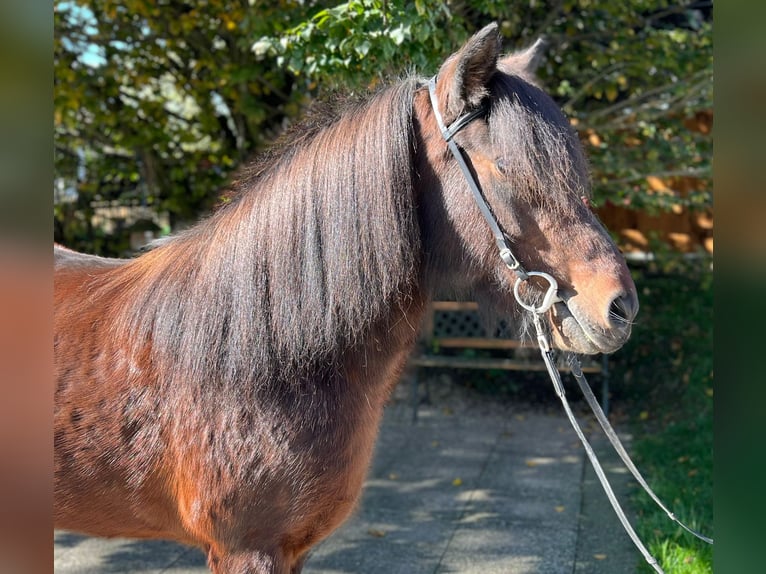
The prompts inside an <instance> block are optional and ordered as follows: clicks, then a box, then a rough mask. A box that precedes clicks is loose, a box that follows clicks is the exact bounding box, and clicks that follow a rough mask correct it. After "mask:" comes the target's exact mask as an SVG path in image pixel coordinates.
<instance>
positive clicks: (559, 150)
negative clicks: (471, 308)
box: [415, 25, 638, 354]
mask: <svg viewBox="0 0 766 574" xmlns="http://www.w3.org/2000/svg"><path fill="white" fill-rule="evenodd" d="M540 44H541V43H540V42H539V41H538V42H537V43H536V44H535V45H534V46H532V47H531V48H528V49H527V50H524V51H522V52H518V53H514V54H511V55H508V56H502V55H501V51H500V50H501V46H500V37H499V35H498V32H497V27H496V25H490V26H487V27H486V28H484V29H483V30H481V31H480V32H479V33H477V34H476V35H475V36H473V37H472V38H471V39H470V40H468V42H467V43H466V44H465V45H464V46H463V47H462V48H461V49H460V50H459V51H458V52H456V53H455V54H453V55H452V56H450V57H449V58H448V59H447V60H446V61H445V62H444V63H443V65H442V66H441V68H440V70H439V72H438V75H437V76H436V77H435V79H434V80H432V85H431V86H430V91H431V94H429V92H428V91H427V90H426V89H422V90H420V92H418V94H417V95H416V104H415V105H416V114H415V116H416V125H417V129H418V130H419V133H420V137H421V138H422V141H423V143H424V146H425V148H426V149H425V152H424V154H423V155H424V157H425V158H426V161H425V162H421V164H422V165H419V166H418V168H419V173H420V174H421V177H422V178H424V179H426V180H430V183H431V185H430V186H426V188H427V189H430V190H433V194H432V195H430V196H429V197H424V198H422V199H420V201H419V204H420V206H421V207H420V219H421V229H422V233H423V242H424V248H425V253H426V265H428V266H429V268H430V270H431V273H430V275H431V276H433V277H437V280H436V282H437V284H438V285H440V286H442V287H443V286H444V284H447V283H458V282H459V283H460V284H454V285H452V286H453V287H456V288H458V289H461V288H468V289H470V290H472V291H473V292H474V293H477V292H479V293H490V294H491V295H492V299H493V301H494V302H495V303H500V304H501V306H503V307H505V308H508V309H513V308H514V306H515V304H516V303H515V301H514V286H515V285H516V283H517V281H518V280H519V277H520V276H521V277H522V279H524V280H523V281H522V282H520V284H521V289H520V290H519V291H520V292H521V293H522V294H523V297H525V298H528V300H535V299H534V298H535V297H537V298H538V299H537V300H539V297H540V296H541V295H542V294H543V293H544V292H545V291H546V289H547V288H548V285H547V284H546V283H545V282H544V281H541V280H540V277H538V276H532V277H529V278H524V269H526V270H529V271H536V272H542V273H545V274H548V275H550V276H551V277H553V278H554V279H555V281H556V282H557V284H558V297H559V299H560V300H557V301H556V302H555V303H554V304H553V305H551V306H550V308H549V309H548V310H547V311H546V312H545V313H546V316H547V318H548V323H549V325H550V327H551V332H552V338H553V343H554V346H556V347H558V348H560V349H563V350H567V351H573V352H577V353H587V354H592V353H599V352H612V351H615V350H616V349H618V348H619V347H620V346H622V345H623V344H624V343H625V341H626V340H627V339H628V337H629V335H630V330H631V324H632V321H633V319H634V317H635V315H636V313H637V311H638V298H637V295H636V289H635V285H634V284H633V281H632V278H631V275H630V272H629V270H628V268H627V266H626V264H625V260H624V258H623V256H622V255H621V253H620V251H619V249H618V248H617V247H616V245H615V244H614V242H613V241H612V239H611V237H610V235H609V233H608V232H607V230H606V229H605V228H604V227H603V226H602V225H601V223H600V222H599V220H598V218H597V217H596V215H595V214H594V213H593V212H592V210H591V209H590V206H589V197H590V181H589V172H588V164H587V160H586V158H585V154H584V152H583V149H582V146H581V145H580V142H579V140H578V137H577V135H576V133H575V131H574V130H573V129H572V127H571V126H570V124H569V122H568V121H567V119H566V118H565V117H564V115H563V113H562V112H561V111H560V109H559V108H558V106H557V105H556V104H555V103H554V101H553V100H552V99H551V98H550V97H549V96H548V95H547V94H546V93H545V92H544V91H542V90H541V89H540V88H539V87H538V86H537V84H536V80H535V77H534V68H535V65H536V60H538V59H539V55H540ZM429 96H430V97H429ZM450 139H451V140H452V141H454V145H456V146H457V149H456V150H455V151H454V152H453V153H451V152H450V149H449V145H448V141H447V140H450ZM458 150H459V154H460V155H461V156H462V158H463V159H464V163H465V167H464V168H462V169H461V167H460V165H459V164H460V162H459V161H458V159H459V158H458V157H457V154H458ZM471 178H473V179H474V180H475V182H476V184H477V185H476V189H477V191H476V192H475V193H476V194H477V195H478V197H476V198H475V197H474V194H472V192H471V189H470V180H471ZM482 203H484V206H485V208H484V210H485V214H484V216H483V214H482V208H481V204H482ZM492 221H494V222H496V226H495V227H494V231H495V232H494V233H493V230H492V226H493V224H492ZM488 223H489V224H488ZM493 236H494V237H493ZM498 245H500V247H501V249H502V246H503V245H506V246H507V247H509V248H510V249H509V251H512V254H513V258H515V259H516V260H518V262H519V263H520V268H519V269H514V268H513V265H509V264H508V261H507V260H506V261H504V260H503V259H501V257H500V256H499V252H498ZM456 261H459V262H461V263H460V264H461V267H462V268H463V269H464V270H466V271H467V272H466V273H461V274H457V273H455V272H454V271H455V270H454V269H452V270H451V269H450V265H453V264H454V262H456ZM458 278H460V279H458Z"/></svg>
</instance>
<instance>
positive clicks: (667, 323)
mask: <svg viewBox="0 0 766 574" xmlns="http://www.w3.org/2000/svg"><path fill="white" fill-rule="evenodd" d="M681 266H683V268H680V267H681ZM636 284H637V286H638V289H639V295H640V297H641V312H640V313H639V316H638V319H637V323H636V325H635V327H634V332H633V336H632V337H631V340H630V341H629V343H628V344H627V345H626V346H625V347H624V348H623V349H622V350H620V352H618V353H616V354H615V355H613V357H612V363H613V380H614V381H615V382H616V381H621V383H622V384H621V386H620V387H618V389H615V390H616V391H618V392H620V393H621V395H622V398H623V399H627V404H629V405H630V406H629V413H628V414H629V415H630V416H631V418H632V420H633V424H632V426H633V430H634V436H635V437H636V439H635V441H634V445H633V451H634V453H635V455H636V461H637V464H638V466H639V467H640V468H641V470H642V473H643V474H644V476H645V477H646V478H647V480H648V482H649V484H650V485H651V486H652V488H653V489H654V490H655V492H656V493H657V494H658V496H659V497H660V498H661V499H662V500H664V501H665V502H666V504H668V506H669V508H670V509H671V510H672V511H673V512H674V513H675V514H676V515H677V516H678V517H679V519H680V520H682V521H684V522H686V523H687V524H689V525H690V526H691V527H692V528H695V529H696V530H698V531H700V532H702V533H704V534H707V535H710V536H712V535H713V532H712V529H713V451H712V444H713V356H712V347H713V332H712V315H713V288H712V273H711V272H710V268H709V261H704V262H699V261H697V262H691V263H690V262H686V263H681V262H680V261H679V260H678V258H677V257H676V258H673V257H667V258H666V259H664V260H663V261H661V262H660V263H659V264H653V265H652V266H651V267H650V268H649V269H647V270H645V271H643V272H642V273H639V274H637V277H636ZM613 387H614V386H613ZM620 402H621V404H625V403H626V401H625V400H623V401H620ZM634 506H635V508H636V510H637V511H638V514H639V517H638V519H637V522H636V527H637V531H638V532H639V534H640V536H641V537H642V539H644V541H645V542H647V543H648V547H649V550H650V551H651V552H652V553H653V554H654V555H655V557H657V558H658V560H659V561H660V563H661V564H662V565H663V568H664V569H665V571H666V572H668V574H671V573H674V574H702V573H705V574H707V573H709V572H712V548H711V547H710V546H709V545H707V544H705V543H703V542H701V541H698V540H696V539H695V538H693V537H692V536H691V535H689V534H687V533H685V532H684V531H682V530H681V529H680V528H679V527H676V526H675V525H673V524H672V523H671V522H670V521H669V520H668V519H667V516H666V515H665V513H664V512H663V511H662V510H660V509H658V508H657V507H656V506H655V505H654V502H653V501H651V500H650V499H649V497H648V496H647V495H646V494H644V493H643V492H640V493H639V494H637V495H636V496H635V500H634ZM642 568H643V569H642V570H641V571H642V572H651V571H653V570H652V569H651V568H650V567H648V565H644V566H643V567H642Z"/></svg>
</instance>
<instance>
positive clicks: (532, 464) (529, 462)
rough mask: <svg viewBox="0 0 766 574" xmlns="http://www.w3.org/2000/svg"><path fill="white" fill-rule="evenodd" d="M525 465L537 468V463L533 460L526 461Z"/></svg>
mask: <svg viewBox="0 0 766 574" xmlns="http://www.w3.org/2000/svg"><path fill="white" fill-rule="evenodd" d="M524 464H526V465H527V466H529V467H535V466H537V462H536V461H534V460H531V459H527V460H525V461H524Z"/></svg>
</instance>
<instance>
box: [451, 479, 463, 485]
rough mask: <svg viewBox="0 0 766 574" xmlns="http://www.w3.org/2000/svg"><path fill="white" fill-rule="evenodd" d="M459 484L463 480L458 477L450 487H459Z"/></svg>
mask: <svg viewBox="0 0 766 574" xmlns="http://www.w3.org/2000/svg"><path fill="white" fill-rule="evenodd" d="M461 484H463V479H462V478H460V477H458V478H456V479H455V480H453V481H452V486H460V485H461Z"/></svg>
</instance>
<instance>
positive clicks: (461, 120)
mask: <svg viewBox="0 0 766 574" xmlns="http://www.w3.org/2000/svg"><path fill="white" fill-rule="evenodd" d="M428 96H429V97H430V98H431V108H432V109H433V112H434V117H435V118H436V125H438V126H439V130H440V131H441V134H442V137H443V138H444V141H445V142H447V147H448V148H449V150H450V151H451V152H452V155H453V156H454V157H455V161H457V164H458V165H459V166H460V170H461V171H462V172H463V176H464V177H465V179H466V181H467V182H468V187H469V188H470V189H471V193H472V194H473V199H474V201H476V205H477V206H478V207H479V211H481V214H482V215H483V216H484V219H485V220H486V221H487V224H488V225H489V228H490V230H491V231H492V235H494V237H495V243H496V244H497V248H498V250H499V255H500V259H502V260H503V263H505V265H506V266H507V267H508V268H509V269H511V270H513V271H515V272H516V274H517V275H518V278H517V279H516V283H515V285H514V286H513V293H514V296H515V297H516V301H517V302H518V304H519V305H521V307H523V308H524V309H526V310H527V311H531V312H532V313H533V314H534V315H540V314H542V313H545V312H546V311H547V310H548V309H550V308H551V306H552V305H553V304H554V303H557V302H559V301H563V299H561V297H559V295H558V289H559V286H558V283H557V282H556V279H554V278H553V277H552V276H551V275H549V274H548V273H544V272H542V271H527V270H526V269H525V268H524V266H523V265H522V264H521V262H520V261H519V259H518V258H517V257H516V256H515V255H514V254H513V251H511V247H510V245H509V244H508V238H507V237H506V236H505V233H503V230H502V229H500V225H499V224H498V222H497V219H495V216H494V214H493V213H492V209H490V207H489V204H488V203H487V200H486V199H485V198H484V194H483V193H482V192H481V188H480V187H479V182H478V181H476V178H475V177H474V175H473V172H472V171H471V169H470V168H469V167H468V163H467V162H466V160H465V156H464V155H463V152H462V151H461V149H460V148H459V147H458V145H457V144H456V143H455V140H454V139H453V138H454V136H455V134H457V133H458V132H459V131H460V130H462V129H463V128H464V127H466V126H467V125H468V124H469V123H471V122H472V121H473V120H475V119H476V118H478V117H480V116H483V115H485V114H486V113H487V106H486V105H483V106H480V107H478V108H476V109H473V110H471V111H469V112H466V113H465V114H463V115H462V116H460V117H458V118H457V119H456V120H455V121H454V122H452V124H451V125H450V126H449V127H448V126H446V125H445V124H444V120H443V119H442V115H441V112H439V101H438V99H437V97H436V76H434V77H432V78H431V79H430V80H429V81H428ZM530 277H540V278H542V279H545V281H547V282H548V289H547V290H546V292H545V296H544V297H543V301H542V303H541V304H540V305H537V306H535V305H531V304H528V303H525V302H524V301H523V300H522V299H521V297H520V295H519V286H520V285H521V284H522V283H523V282H524V281H527V280H528V279H529V278H530Z"/></svg>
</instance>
